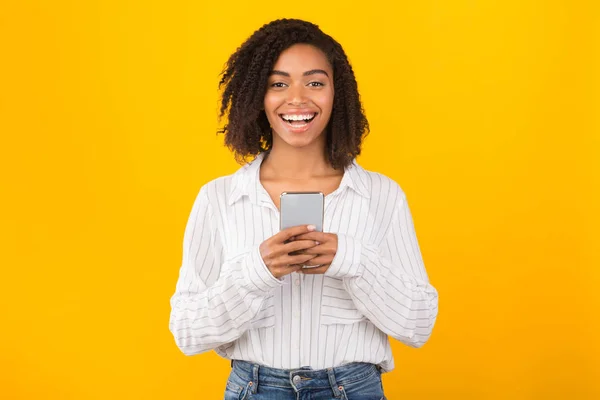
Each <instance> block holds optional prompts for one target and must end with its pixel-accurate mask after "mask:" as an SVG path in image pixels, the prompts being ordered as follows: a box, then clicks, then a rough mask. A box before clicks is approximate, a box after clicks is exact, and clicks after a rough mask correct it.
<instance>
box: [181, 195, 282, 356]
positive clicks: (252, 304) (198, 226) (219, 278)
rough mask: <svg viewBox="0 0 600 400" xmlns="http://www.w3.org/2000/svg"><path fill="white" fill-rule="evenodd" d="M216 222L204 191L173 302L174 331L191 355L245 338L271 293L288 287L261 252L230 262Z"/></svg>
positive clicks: (190, 222)
mask: <svg viewBox="0 0 600 400" xmlns="http://www.w3.org/2000/svg"><path fill="white" fill-rule="evenodd" d="M215 217H216V216H215V213H214V212H213V208H212V207H211V204H210V202H209V199H208V195H207V190H206V186H204V187H203V188H202V189H201V190H200V192H199V194H198V196H197V197H196V200H195V202H194V205H193V207H192V211H191V213H190V216H189V219H188V221H187V224H186V228H185V233H184V239H183V260H182V264H181V267H180V270H179V279H178V281H177V284H176V287H175V293H174V294H173V295H172V297H171V299H170V303H171V315H170V320H169V330H170V331H171V333H172V334H173V337H174V338H175V342H176V344H177V347H179V349H180V350H181V351H182V352H183V353H184V354H186V355H194V354H199V353H203V352H206V351H209V350H212V349H215V348H217V347H219V346H221V345H223V344H226V343H229V342H232V341H234V340H236V339H237V338H239V337H240V336H241V335H242V334H243V333H244V332H245V331H246V330H247V329H248V328H249V327H250V324H251V322H252V320H253V319H254V318H255V317H256V316H257V314H258V312H259V311H260V309H261V307H262V304H263V302H264V300H265V299H266V297H267V295H268V294H269V292H270V291H271V289H273V288H275V287H277V286H279V285H282V284H283V282H282V281H281V280H279V279H277V278H275V277H274V276H273V275H272V274H271V272H270V271H269V270H268V268H267V267H266V265H265V263H264V261H263V259H262V257H261V255H260V251H259V249H258V246H256V247H255V248H252V250H251V251H249V252H248V253H246V254H245V255H243V256H241V257H240V258H238V259H237V260H236V261H235V262H224V260H223V244H222V241H221V238H220V236H219V232H218V231H217V225H216V219H215ZM215 277H216V279H215Z"/></svg>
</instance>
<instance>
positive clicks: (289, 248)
mask: <svg viewBox="0 0 600 400" xmlns="http://www.w3.org/2000/svg"><path fill="white" fill-rule="evenodd" d="M315 246H317V242H315V241H314V240H296V241H294V242H289V243H286V244H284V245H283V249H282V250H283V252H285V253H292V252H294V251H298V250H304V249H309V248H311V247H315Z"/></svg>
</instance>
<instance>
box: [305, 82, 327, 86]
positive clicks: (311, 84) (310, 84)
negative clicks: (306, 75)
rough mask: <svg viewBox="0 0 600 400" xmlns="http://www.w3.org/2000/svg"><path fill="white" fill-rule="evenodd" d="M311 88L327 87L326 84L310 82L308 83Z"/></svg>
mask: <svg viewBox="0 0 600 400" xmlns="http://www.w3.org/2000/svg"><path fill="white" fill-rule="evenodd" d="M308 85H309V86H312V87H319V86H325V85H324V84H322V83H321V82H309V83H308Z"/></svg>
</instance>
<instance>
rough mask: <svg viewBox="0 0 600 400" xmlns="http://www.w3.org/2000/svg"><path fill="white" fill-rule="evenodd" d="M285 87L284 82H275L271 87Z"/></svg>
mask: <svg viewBox="0 0 600 400" xmlns="http://www.w3.org/2000/svg"><path fill="white" fill-rule="evenodd" d="M284 85H285V83H283V82H275V83H272V84H271V87H276V88H280V87H283V86H284Z"/></svg>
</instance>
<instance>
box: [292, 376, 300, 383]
mask: <svg viewBox="0 0 600 400" xmlns="http://www.w3.org/2000/svg"><path fill="white" fill-rule="evenodd" d="M300 379H301V378H300V376H299V375H296V376H295V377H294V379H292V381H294V383H295V384H296V385H297V384H299V383H300Z"/></svg>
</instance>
